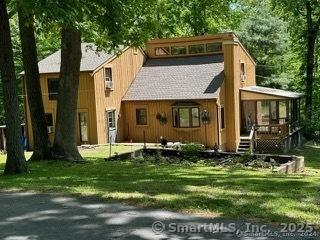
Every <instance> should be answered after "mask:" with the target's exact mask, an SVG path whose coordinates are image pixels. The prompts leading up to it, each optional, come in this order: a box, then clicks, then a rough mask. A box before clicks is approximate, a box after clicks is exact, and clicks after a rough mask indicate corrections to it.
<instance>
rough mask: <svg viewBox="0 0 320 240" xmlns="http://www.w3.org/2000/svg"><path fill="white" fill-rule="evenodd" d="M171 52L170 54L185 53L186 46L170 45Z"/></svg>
mask: <svg viewBox="0 0 320 240" xmlns="http://www.w3.org/2000/svg"><path fill="white" fill-rule="evenodd" d="M171 54H172V55H185V54H187V48H186V47H185V46H176V47H171Z"/></svg>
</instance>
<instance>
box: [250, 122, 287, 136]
mask: <svg viewBox="0 0 320 240" xmlns="http://www.w3.org/2000/svg"><path fill="white" fill-rule="evenodd" d="M255 131H256V133H257V135H258V137H261V138H264V137H265V138H267V137H273V138H282V137H285V136H287V135H288V134H289V123H284V124H270V125H255Z"/></svg>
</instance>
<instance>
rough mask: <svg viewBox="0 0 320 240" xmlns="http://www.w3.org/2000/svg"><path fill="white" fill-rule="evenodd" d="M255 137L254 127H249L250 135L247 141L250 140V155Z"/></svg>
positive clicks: (253, 147)
mask: <svg viewBox="0 0 320 240" xmlns="http://www.w3.org/2000/svg"><path fill="white" fill-rule="evenodd" d="M255 135H256V126H255V125H253V126H252V127H251V131H250V135H249V139H250V153H251V154H253V152H254V149H255V146H254V143H255Z"/></svg>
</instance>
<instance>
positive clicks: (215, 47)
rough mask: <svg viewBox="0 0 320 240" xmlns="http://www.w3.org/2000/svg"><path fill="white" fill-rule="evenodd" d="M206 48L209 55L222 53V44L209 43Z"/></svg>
mask: <svg viewBox="0 0 320 240" xmlns="http://www.w3.org/2000/svg"><path fill="white" fill-rule="evenodd" d="M206 47H207V52H208V53H215V52H222V44H221V43H207V46H206Z"/></svg>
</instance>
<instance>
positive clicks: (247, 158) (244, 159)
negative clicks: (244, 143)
mask: <svg viewBox="0 0 320 240" xmlns="http://www.w3.org/2000/svg"><path fill="white" fill-rule="evenodd" d="M251 161H253V155H252V154H251V153H250V152H249V151H248V152H245V153H244V154H243V155H241V157H240V162H241V163H248V162H251Z"/></svg>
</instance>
